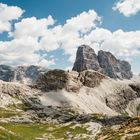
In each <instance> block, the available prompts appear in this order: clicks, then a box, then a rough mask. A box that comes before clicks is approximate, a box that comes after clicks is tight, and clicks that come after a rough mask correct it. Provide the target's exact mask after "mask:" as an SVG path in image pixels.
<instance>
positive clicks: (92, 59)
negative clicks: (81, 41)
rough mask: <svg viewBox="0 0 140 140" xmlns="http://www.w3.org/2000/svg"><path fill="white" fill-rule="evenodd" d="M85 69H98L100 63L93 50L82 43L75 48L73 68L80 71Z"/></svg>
mask: <svg viewBox="0 0 140 140" xmlns="http://www.w3.org/2000/svg"><path fill="white" fill-rule="evenodd" d="M87 69H93V70H97V71H98V70H99V69H100V65H99V62H98V58H97V55H96V54H95V52H94V50H93V49H92V48H90V47H89V46H86V45H82V46H80V47H79V48H78V50H77V54H76V60H75V63H74V67H73V70H74V71H78V72H81V71H83V70H87Z"/></svg>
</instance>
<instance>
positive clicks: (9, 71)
mask: <svg viewBox="0 0 140 140" xmlns="http://www.w3.org/2000/svg"><path fill="white" fill-rule="evenodd" d="M45 71H47V69H46V68H43V67H40V66H34V65H31V66H17V67H11V66H6V65H0V80H3V81H6V82H20V83H24V84H27V83H28V84H31V83H33V82H34V81H35V80H36V79H37V78H38V76H39V74H40V73H42V72H45Z"/></svg>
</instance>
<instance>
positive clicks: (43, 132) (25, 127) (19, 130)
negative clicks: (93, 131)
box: [0, 123, 88, 140]
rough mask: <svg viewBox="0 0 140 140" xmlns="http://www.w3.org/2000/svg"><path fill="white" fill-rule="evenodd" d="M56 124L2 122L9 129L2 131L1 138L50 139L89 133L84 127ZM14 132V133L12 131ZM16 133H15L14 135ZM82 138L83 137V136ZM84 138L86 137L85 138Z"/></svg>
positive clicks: (9, 139) (7, 139)
mask: <svg viewBox="0 0 140 140" xmlns="http://www.w3.org/2000/svg"><path fill="white" fill-rule="evenodd" d="M74 125H75V124H69V125H62V124H61V125H55V124H37V123H36V124H16V123H0V126H1V127H3V128H4V129H5V130H7V131H5V132H4V131H0V140H36V139H37V138H38V139H39V138H46V139H48V140H53V139H54V140H56V139H58V140H59V139H62V138H63V139H68V138H69V136H70V135H71V137H72V138H75V137H76V136H77V135H82V134H87V133H88V132H87V130H86V128H84V127H79V126H75V127H73V126H74ZM8 131H9V132H12V133H13V135H12V134H11V133H8ZM14 134H15V135H14ZM81 140H82V138H81ZM83 140H84V139H83Z"/></svg>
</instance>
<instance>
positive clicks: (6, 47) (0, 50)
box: [0, 37, 54, 66]
mask: <svg viewBox="0 0 140 140" xmlns="http://www.w3.org/2000/svg"><path fill="white" fill-rule="evenodd" d="M25 41H26V42H25ZM38 49H39V46H38V42H37V40H36V39H35V38H32V37H24V38H20V39H14V40H12V41H6V42H2V41H1V42H0V60H1V64H7V65H31V64H33V65H38V64H39V65H46V66H49V65H50V64H54V61H53V59H52V60H46V59H42V58H41V57H40V56H39V55H38V54H36V53H35V51H36V50H38Z"/></svg>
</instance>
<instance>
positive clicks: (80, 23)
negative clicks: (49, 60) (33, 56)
mask: <svg viewBox="0 0 140 140" xmlns="http://www.w3.org/2000/svg"><path fill="white" fill-rule="evenodd" d="M100 22H101V18H100V17H99V16H98V15H97V13H96V12H95V11H94V10H89V11H88V12H83V13H81V14H79V15H77V16H76V17H72V18H71V19H68V20H66V23H65V24H64V25H58V26H55V27H54V28H51V29H49V30H48V31H47V33H46V35H45V36H44V37H43V38H42V39H41V41H40V45H41V46H42V47H43V48H44V49H46V50H47V51H52V50H55V49H57V48H61V49H63V50H64V51H65V54H67V55H70V58H69V60H70V61H71V62H73V61H74V59H75V54H76V49H77V47H78V46H79V45H81V44H83V43H84V42H83V36H84V35H85V34H87V33H89V32H90V31H91V30H93V29H95V28H96V26H97V24H98V23H100Z"/></svg>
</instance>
